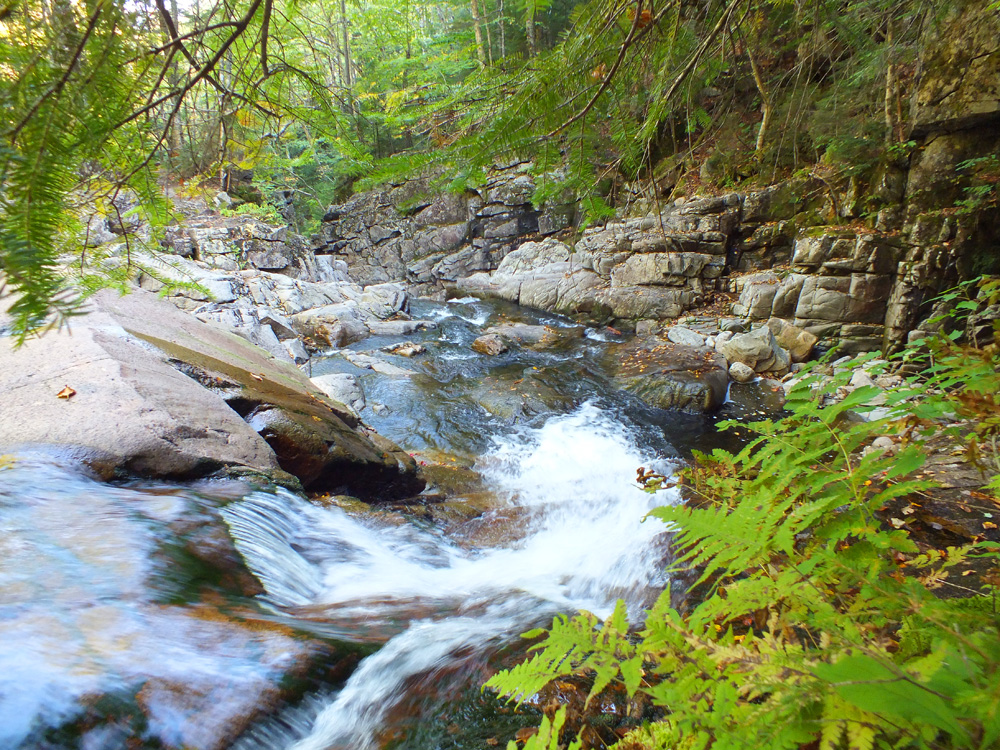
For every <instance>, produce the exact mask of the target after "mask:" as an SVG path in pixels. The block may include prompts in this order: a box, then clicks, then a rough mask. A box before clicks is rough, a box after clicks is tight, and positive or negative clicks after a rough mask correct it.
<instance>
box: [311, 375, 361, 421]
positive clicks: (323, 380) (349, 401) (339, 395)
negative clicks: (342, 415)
mask: <svg viewBox="0 0 1000 750" xmlns="http://www.w3.org/2000/svg"><path fill="white" fill-rule="evenodd" d="M310 380H311V381H312V383H313V385H315V386H316V387H317V388H319V389H320V390H321V391H323V393H325V394H326V395H327V396H329V397H330V398H332V399H333V400H334V401H339V402H340V403H342V404H346V405H347V406H349V407H351V409H353V410H354V413H355V414H358V413H360V412H361V411H363V410H364V408H365V392H364V390H363V389H362V388H361V384H360V383H359V382H358V379H357V378H356V377H354V376H353V375H349V374H346V373H340V372H335V373H329V374H327V375H317V376H316V377H314V378H310Z"/></svg>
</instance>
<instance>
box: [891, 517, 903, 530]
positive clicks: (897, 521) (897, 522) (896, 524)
mask: <svg viewBox="0 0 1000 750" xmlns="http://www.w3.org/2000/svg"><path fill="white" fill-rule="evenodd" d="M889 523H891V524H892V526H893V528H895V529H901V528H903V527H904V526H906V521H904V520H903V519H902V518H890V519H889Z"/></svg>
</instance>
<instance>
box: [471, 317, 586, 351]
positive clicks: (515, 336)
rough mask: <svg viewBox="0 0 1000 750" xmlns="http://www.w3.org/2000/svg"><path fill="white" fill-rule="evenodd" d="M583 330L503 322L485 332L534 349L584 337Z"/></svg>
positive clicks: (546, 347) (548, 347)
mask: <svg viewBox="0 0 1000 750" xmlns="http://www.w3.org/2000/svg"><path fill="white" fill-rule="evenodd" d="M583 331H584V329H583V328H581V327H573V328H555V327H553V326H541V325H528V324H527V323H503V324H501V325H497V326H491V327H490V328H488V329H486V331H485V334H486V335H490V334H496V335H497V336H499V337H500V338H502V339H503V340H504V341H509V342H511V343H515V344H520V345H522V346H528V347H531V348H532V349H550V348H552V347H554V346H557V345H559V344H561V343H563V342H566V341H571V340H576V339H580V338H582V337H583Z"/></svg>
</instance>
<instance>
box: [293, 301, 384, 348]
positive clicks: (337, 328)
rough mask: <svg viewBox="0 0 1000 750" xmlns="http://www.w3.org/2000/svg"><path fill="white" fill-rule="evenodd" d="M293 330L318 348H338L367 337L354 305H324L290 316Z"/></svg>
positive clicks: (362, 321)
mask: <svg viewBox="0 0 1000 750" xmlns="http://www.w3.org/2000/svg"><path fill="white" fill-rule="evenodd" d="M292 323H293V324H294V326H295V328H296V329H297V330H298V331H299V332H300V333H301V334H303V335H304V336H306V337H308V338H309V339H311V340H312V342H313V344H314V345H315V346H318V347H334V348H340V347H342V346H347V345H348V344H353V343H354V342H355V341H360V340H361V339H363V338H366V337H367V336H368V327H367V326H366V325H365V321H364V320H363V319H362V317H361V314H360V313H359V311H358V307H357V305H356V304H353V303H349V302H343V303H340V304H336V305H325V306H324V307H317V308H314V309H312V310H306V311H304V312H300V313H297V314H296V315H293V316H292Z"/></svg>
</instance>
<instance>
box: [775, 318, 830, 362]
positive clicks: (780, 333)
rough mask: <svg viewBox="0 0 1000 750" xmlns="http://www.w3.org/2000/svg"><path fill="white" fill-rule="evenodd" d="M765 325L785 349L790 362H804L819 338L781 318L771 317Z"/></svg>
mask: <svg viewBox="0 0 1000 750" xmlns="http://www.w3.org/2000/svg"><path fill="white" fill-rule="evenodd" d="M767 327H768V328H770V329H771V333H773V334H774V339H775V341H777V342H778V344H779V345H780V346H781V347H782V348H783V349H787V350H788V353H789V355H791V358H792V362H805V361H806V360H807V359H809V355H811V354H812V350H813V347H815V346H816V342H817V341H819V339H818V338H817V337H816V336H815V335H814V334H812V333H810V332H809V331H807V330H805V329H804V328H799V327H798V326H794V325H792V324H791V323H789V322H788V321H787V320H782V319H781V318H771V319H770V320H769V321H767Z"/></svg>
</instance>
